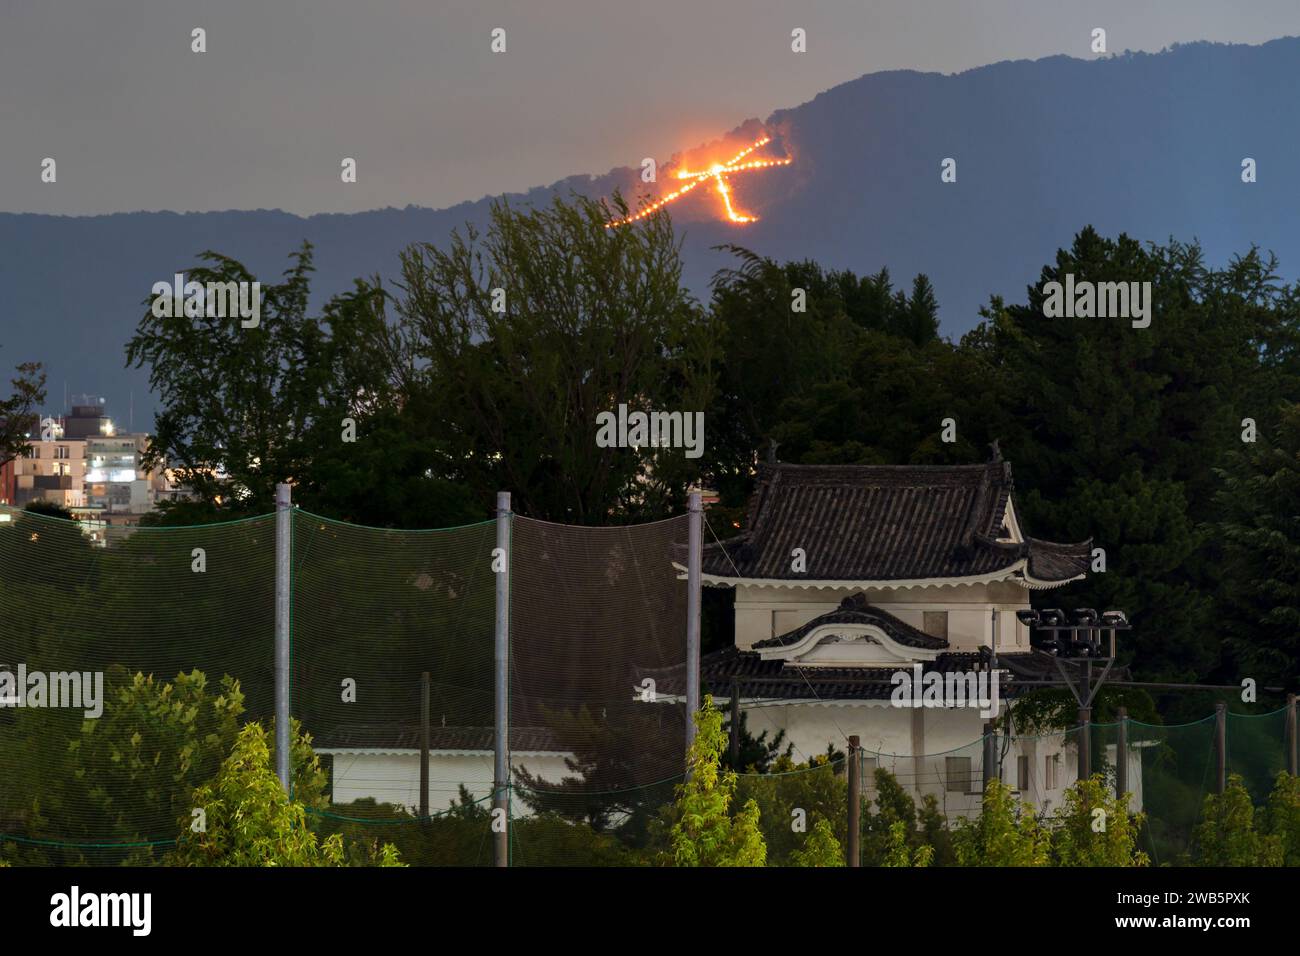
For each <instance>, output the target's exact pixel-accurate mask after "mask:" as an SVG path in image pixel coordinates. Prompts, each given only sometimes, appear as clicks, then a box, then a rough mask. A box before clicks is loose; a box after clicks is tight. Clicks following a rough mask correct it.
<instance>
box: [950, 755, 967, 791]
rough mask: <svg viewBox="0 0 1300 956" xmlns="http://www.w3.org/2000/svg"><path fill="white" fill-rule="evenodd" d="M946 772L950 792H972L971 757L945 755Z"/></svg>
mask: <svg viewBox="0 0 1300 956" xmlns="http://www.w3.org/2000/svg"><path fill="white" fill-rule="evenodd" d="M944 765H945V766H944V774H945V776H946V778H947V784H946V786H947V789H948V792H949V793H970V792H971V776H970V757H945V758H944Z"/></svg>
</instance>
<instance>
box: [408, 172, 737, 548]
mask: <svg viewBox="0 0 1300 956" xmlns="http://www.w3.org/2000/svg"><path fill="white" fill-rule="evenodd" d="M616 205H617V206H618V208H619V210H622V209H623V208H624V207H623V206H622V204H621V201H617V200H616ZM610 218H611V214H610V210H609V209H608V208H607V207H606V206H605V205H604V204H603V203H599V202H595V201H592V200H589V199H586V198H583V197H580V196H579V197H574V198H573V199H572V200H571V201H570V200H565V199H563V198H560V197H556V198H555V200H554V201H553V202H552V204H551V205H550V206H547V207H544V208H529V209H518V208H514V207H511V206H510V205H509V204H507V203H506V202H504V201H501V202H497V203H495V204H494V205H493V207H492V210H491V216H490V222H489V224H488V227H487V230H486V232H485V233H483V234H482V235H480V234H479V233H478V232H477V231H476V230H474V229H473V228H472V227H466V229H465V230H464V231H463V232H462V231H459V230H457V231H455V232H453V234H452V236H451V238H450V240H449V242H448V243H447V244H446V245H445V246H443V247H438V246H434V245H432V244H429V243H422V244H416V245H413V246H411V247H410V248H408V249H407V250H405V251H404V252H403V253H402V295H401V296H400V298H399V299H398V300H397V303H396V312H397V319H396V325H395V335H394V339H393V341H395V342H396V343H397V345H396V346H395V349H394V352H395V353H396V354H397V355H399V356H400V359H399V362H398V368H399V373H398V374H399V378H400V380H401V381H402V382H403V393H404V394H406V395H408V396H411V397H413V398H418V400H419V401H420V402H421V403H422V406H423V407H424V408H426V409H428V410H429V413H430V415H431V416H432V418H431V429H432V432H431V434H432V435H433V437H434V438H435V439H436V440H438V441H439V442H440V443H441V446H442V447H443V448H444V449H445V451H446V454H447V456H448V460H449V461H451V462H454V463H455V466H454V471H453V475H452V476H453V477H455V478H458V479H460V480H463V481H465V482H466V483H468V484H469V485H470V486H471V487H472V488H474V489H476V490H477V491H479V492H480V493H481V494H483V495H485V496H486V495H488V494H490V493H491V492H493V491H495V490H497V489H499V488H509V489H511V491H512V493H513V495H514V502H515V507H516V509H517V510H519V511H520V512H523V513H526V514H528V515H531V516H534V517H539V518H547V519H551V520H563V521H569V522H575V523H588V524H594V523H600V522H607V521H609V520H610V519H611V518H613V519H614V520H629V519H634V518H642V517H647V516H650V517H658V516H660V515H663V514H667V513H670V512H671V511H673V510H674V509H675V508H677V507H678V506H679V505H680V501H681V499H682V497H683V495H684V492H685V489H686V486H687V484H688V483H689V482H690V480H692V479H693V478H694V477H695V476H696V475H697V473H698V467H697V465H695V464H693V463H692V460H691V459H687V458H685V457H684V453H683V451H682V450H681V449H676V448H652V447H642V448H639V449H630V448H618V447H600V446H599V445H598V444H597V441H596V437H597V430H598V423H597V416H598V415H600V414H601V413H603V412H615V413H616V412H617V409H618V406H619V405H620V404H626V405H627V406H628V407H629V409H630V410H642V411H649V410H662V411H682V412H683V413H688V414H689V413H693V412H696V411H699V412H703V411H704V410H705V409H706V408H707V406H708V401H709V396H710V392H711V390H712V381H713V374H714V373H713V368H712V365H713V362H714V361H715V360H716V352H717V346H716V342H715V336H714V334H713V327H712V324H711V322H710V321H709V317H708V315H707V314H706V313H704V312H703V310H701V309H700V308H699V306H698V304H697V303H696V302H694V301H693V300H692V299H691V297H690V296H689V294H688V293H687V292H686V291H685V289H684V288H683V287H682V284H681V268H682V267H681V260H680V256H679V243H678V240H677V239H676V238H675V237H674V235H673V231H672V226H671V223H670V222H669V220H668V218H667V215H666V213H664V212H662V211H660V212H657V213H654V214H652V215H650V216H647V217H646V218H645V219H642V220H640V221H638V222H637V223H636V224H634V225H631V226H626V227H622V228H617V229H611V228H609V227H608V226H609V221H610ZM709 440H710V442H711V441H712V436H710V438H709Z"/></svg>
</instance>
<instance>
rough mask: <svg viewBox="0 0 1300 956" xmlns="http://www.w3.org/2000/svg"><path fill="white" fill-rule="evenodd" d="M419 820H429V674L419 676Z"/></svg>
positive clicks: (426, 672)
mask: <svg viewBox="0 0 1300 956" xmlns="http://www.w3.org/2000/svg"><path fill="white" fill-rule="evenodd" d="M420 818H421V819H424V820H427V819H428V818H429V672H428V671H425V672H424V673H423V674H421V675H420Z"/></svg>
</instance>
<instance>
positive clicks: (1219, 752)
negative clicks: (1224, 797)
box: [1214, 701, 1228, 793]
mask: <svg viewBox="0 0 1300 956" xmlns="http://www.w3.org/2000/svg"><path fill="white" fill-rule="evenodd" d="M1227 788H1228V706H1227V705H1226V704H1225V703H1224V702H1223V701H1219V702H1218V703H1217V704H1215V705H1214V792H1215V793H1223V791H1224V790H1226V789H1227Z"/></svg>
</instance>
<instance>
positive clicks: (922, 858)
mask: <svg viewBox="0 0 1300 956" xmlns="http://www.w3.org/2000/svg"><path fill="white" fill-rule="evenodd" d="M910 837H911V833H910V832H909V831H908V829H907V824H906V823H904V822H903V821H902V820H896V821H895V822H894V823H892V824H890V827H889V839H888V842H887V843H886V846H885V853H884V859H883V860H881V862H880V865H881V866H891V867H897V866H907V867H924V866H929V865H930V864H931V863H932V862H933V861H934V847H932V846H930V845H928V844H922V845H921V846H912V841H911V839H910Z"/></svg>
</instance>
